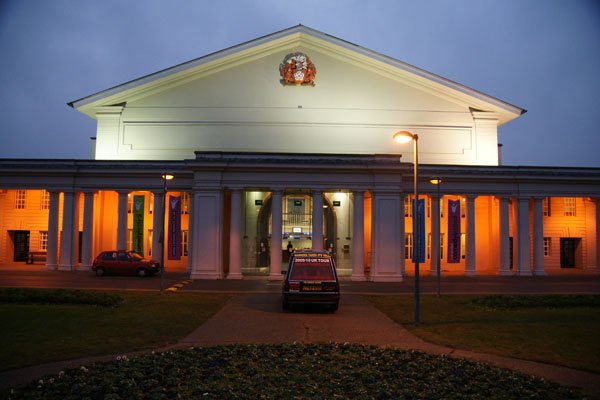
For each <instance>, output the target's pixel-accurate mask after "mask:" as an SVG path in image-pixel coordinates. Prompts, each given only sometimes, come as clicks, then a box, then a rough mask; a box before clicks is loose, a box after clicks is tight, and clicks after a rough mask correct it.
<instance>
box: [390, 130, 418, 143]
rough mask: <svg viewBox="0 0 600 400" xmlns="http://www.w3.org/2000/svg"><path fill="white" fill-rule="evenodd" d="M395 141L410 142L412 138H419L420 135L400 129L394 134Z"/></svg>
mask: <svg viewBox="0 0 600 400" xmlns="http://www.w3.org/2000/svg"><path fill="white" fill-rule="evenodd" d="M393 138H394V141H395V142H397V143H408V142H410V141H411V140H417V139H418V138H419V137H418V136H417V135H416V134H414V133H410V132H408V131H398V132H396V133H395V134H394V137H393Z"/></svg>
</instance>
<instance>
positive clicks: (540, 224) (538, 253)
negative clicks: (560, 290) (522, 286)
mask: <svg viewBox="0 0 600 400" xmlns="http://www.w3.org/2000/svg"><path fill="white" fill-rule="evenodd" d="M543 214H544V212H543V209H542V198H541V197H534V199H533V274H534V275H540V276H544V275H546V272H544V218H543V217H544V215H543Z"/></svg>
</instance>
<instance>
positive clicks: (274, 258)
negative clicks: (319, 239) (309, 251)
mask: <svg viewBox="0 0 600 400" xmlns="http://www.w3.org/2000/svg"><path fill="white" fill-rule="evenodd" d="M281 201H282V191H281V190H273V191H272V192H271V268H270V273H269V280H281V279H282V278H283V277H282V276H281V246H282V238H281V232H282V228H283V214H282V213H283V210H282V206H281ZM313 207H314V205H313ZM313 244H314V235H313Z"/></svg>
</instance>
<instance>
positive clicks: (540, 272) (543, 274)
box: [533, 271, 548, 276]
mask: <svg viewBox="0 0 600 400" xmlns="http://www.w3.org/2000/svg"><path fill="white" fill-rule="evenodd" d="M533 275H535V276H548V274H547V273H546V272H545V271H533Z"/></svg>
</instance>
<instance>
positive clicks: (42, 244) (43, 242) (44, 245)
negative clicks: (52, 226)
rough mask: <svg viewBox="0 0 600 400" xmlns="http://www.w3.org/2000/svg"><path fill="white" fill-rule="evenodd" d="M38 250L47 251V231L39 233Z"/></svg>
mask: <svg viewBox="0 0 600 400" xmlns="http://www.w3.org/2000/svg"><path fill="white" fill-rule="evenodd" d="M39 248H40V250H42V251H47V250H48V231H40V246H39Z"/></svg>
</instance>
